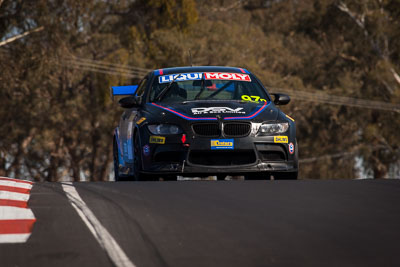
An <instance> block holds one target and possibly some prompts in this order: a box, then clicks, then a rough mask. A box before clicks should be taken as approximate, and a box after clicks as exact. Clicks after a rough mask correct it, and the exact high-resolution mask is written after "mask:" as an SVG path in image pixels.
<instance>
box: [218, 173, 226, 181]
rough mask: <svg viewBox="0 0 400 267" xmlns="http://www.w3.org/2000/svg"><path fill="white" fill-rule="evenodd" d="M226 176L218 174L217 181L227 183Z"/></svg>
mask: <svg viewBox="0 0 400 267" xmlns="http://www.w3.org/2000/svg"><path fill="white" fill-rule="evenodd" d="M225 178H226V175H225V174H218V175H217V181H225Z"/></svg>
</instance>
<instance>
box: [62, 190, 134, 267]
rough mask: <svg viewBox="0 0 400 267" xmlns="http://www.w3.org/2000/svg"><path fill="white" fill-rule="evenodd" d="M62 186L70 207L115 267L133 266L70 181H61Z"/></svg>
mask: <svg viewBox="0 0 400 267" xmlns="http://www.w3.org/2000/svg"><path fill="white" fill-rule="evenodd" d="M62 188H63V190H64V192H65V193H66V195H67V197H68V199H69V201H70V202H71V205H72V207H74V209H75V210H76V212H77V213H78V215H79V216H80V217H81V219H82V220H83V221H84V223H85V224H86V226H87V227H88V228H89V230H90V232H91V233H92V234H93V236H94V237H95V238H96V240H97V241H98V242H99V244H100V246H101V247H102V248H103V249H104V250H105V251H106V253H107V254H108V256H109V257H110V259H111V260H112V262H113V263H114V264H115V265H116V266H117V267H135V265H134V264H133V262H131V260H130V259H129V258H128V257H127V256H126V254H125V252H124V251H123V250H122V249H121V247H120V246H119V245H118V243H117V242H116V241H115V239H114V238H113V237H112V236H111V235H110V233H109V232H108V231H107V229H106V228H104V226H103V225H102V224H101V223H100V221H99V220H98V219H97V218H96V216H95V215H94V214H93V212H92V211H91V210H90V209H89V207H88V206H87V205H86V203H85V202H84V201H83V200H82V198H81V197H80V196H79V194H78V192H77V191H76V189H75V187H74V186H73V185H72V183H62Z"/></svg>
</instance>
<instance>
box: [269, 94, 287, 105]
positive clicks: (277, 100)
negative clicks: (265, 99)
mask: <svg viewBox="0 0 400 267" xmlns="http://www.w3.org/2000/svg"><path fill="white" fill-rule="evenodd" d="M271 95H273V96H274V104H275V105H286V104H288V103H289V102H290V97H289V96H288V95H286V94H277V93H276V94H271Z"/></svg>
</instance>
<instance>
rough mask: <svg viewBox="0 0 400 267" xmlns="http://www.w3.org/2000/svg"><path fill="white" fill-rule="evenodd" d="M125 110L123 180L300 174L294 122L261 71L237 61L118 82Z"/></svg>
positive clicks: (117, 141) (118, 160)
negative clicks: (135, 81)
mask: <svg viewBox="0 0 400 267" xmlns="http://www.w3.org/2000/svg"><path fill="white" fill-rule="evenodd" d="M111 94H112V96H113V97H114V96H124V97H123V98H121V99H120V100H119V104H120V106H121V107H123V108H124V109H125V111H124V112H123V114H122V116H121V119H120V122H119V125H118V127H117V128H116V129H115V132H114V145H113V151H114V171H115V180H116V181H119V180H137V181H139V180H154V179H157V178H159V177H162V178H164V179H167V180H168V179H176V177H177V176H185V177H190V176H200V177H201V176H203V177H204V176H217V178H218V179H224V178H225V177H226V176H227V175H242V176H244V177H245V178H246V179H269V178H270V175H273V177H274V178H275V179H297V173H298V145H297V142H296V126H295V122H294V120H293V119H292V118H291V117H289V116H288V115H286V114H284V113H283V112H282V111H281V110H280V109H278V108H277V107H276V106H277V105H285V104H287V103H289V101H290V98H289V96H287V95H285V94H269V93H268V92H267V90H266V89H265V87H264V86H263V85H262V83H261V82H260V81H259V80H258V79H257V77H256V76H255V75H254V74H252V73H251V72H249V71H248V70H246V69H242V68H233V67H211V66H203V67H177V68H166V69H158V70H154V71H151V72H150V73H148V74H147V75H146V76H145V77H144V78H143V79H142V80H141V82H140V83H139V85H137V86H136V85H132V86H113V87H112V88H111Z"/></svg>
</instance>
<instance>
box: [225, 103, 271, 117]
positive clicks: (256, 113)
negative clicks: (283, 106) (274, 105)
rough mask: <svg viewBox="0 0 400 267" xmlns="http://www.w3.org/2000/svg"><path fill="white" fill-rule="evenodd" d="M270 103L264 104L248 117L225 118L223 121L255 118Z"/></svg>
mask: <svg viewBox="0 0 400 267" xmlns="http://www.w3.org/2000/svg"><path fill="white" fill-rule="evenodd" d="M270 103H271V102H265V103H264V105H263V106H262V107H261V108H260V109H258V110H257V111H256V112H254V113H253V114H250V115H249V116H246V117H225V118H224V120H250V119H253V118H255V117H256V116H257V115H258V114H260V113H261V112H262V111H263V110H264V109H266V108H267V107H268V106H269V104H270Z"/></svg>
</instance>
